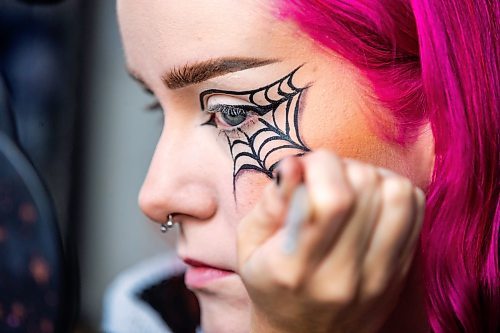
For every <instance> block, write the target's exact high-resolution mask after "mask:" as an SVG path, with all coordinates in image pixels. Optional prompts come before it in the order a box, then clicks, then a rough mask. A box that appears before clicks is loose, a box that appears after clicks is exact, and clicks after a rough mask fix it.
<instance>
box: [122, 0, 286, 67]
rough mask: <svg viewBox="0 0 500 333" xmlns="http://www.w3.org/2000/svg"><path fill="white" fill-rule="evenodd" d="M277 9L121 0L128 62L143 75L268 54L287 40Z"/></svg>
mask: <svg viewBox="0 0 500 333" xmlns="http://www.w3.org/2000/svg"><path fill="white" fill-rule="evenodd" d="M276 10H277V7H276V5H275V4H274V1H269V0H189V1H178V0H118V19H119V24H120V30H121V34H122V39H123V44H124V49H125V54H126V58H127V63H128V65H129V67H131V68H132V69H133V70H140V71H141V72H143V74H145V75H147V74H148V73H147V72H156V73H158V71H161V70H166V69H168V68H170V67H173V66H182V65H184V64H186V63H189V62H196V61H200V60H206V59H209V58H214V57H223V56H248V57H266V56H269V55H270V53H273V52H274V51H273V50H271V49H275V48H276V47H278V46H279V45H283V44H284V41H278V40H279V39H283V38H285V39H286V38H289V37H287V36H288V35H289V33H283V28H284V27H285V26H286V24H285V23H284V22H281V21H280V20H278V19H277V18H276V17H275V16H274V13H275V12H276ZM149 74H151V73H149Z"/></svg>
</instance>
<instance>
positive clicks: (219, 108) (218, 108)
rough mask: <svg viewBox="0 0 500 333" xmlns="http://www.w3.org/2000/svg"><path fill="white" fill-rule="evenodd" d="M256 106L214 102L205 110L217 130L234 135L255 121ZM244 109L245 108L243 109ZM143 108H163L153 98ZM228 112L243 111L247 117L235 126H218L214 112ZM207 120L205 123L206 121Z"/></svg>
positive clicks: (155, 110) (160, 109)
mask: <svg viewBox="0 0 500 333" xmlns="http://www.w3.org/2000/svg"><path fill="white" fill-rule="evenodd" d="M255 108H256V107H254V106H250V105H248V106H241V105H239V106H236V105H229V104H216V105H213V106H211V107H209V108H208V109H207V110H206V112H207V113H210V120H209V121H208V122H213V123H215V126H216V127H217V129H218V130H219V133H220V134H227V135H235V134H239V133H238V132H239V131H240V130H244V129H245V128H247V127H248V126H251V125H253V124H254V123H255V121H256V119H252V118H251V116H253V115H256V114H257V112H255V111H253V110H252V109H255ZM245 109H246V110H245ZM144 110H145V111H147V112H160V111H162V110H163V108H162V106H161V104H160V102H159V101H158V100H157V99H155V100H153V101H152V102H151V103H149V104H147V105H146V106H145V107H144ZM230 112H238V113H245V115H246V116H247V117H249V118H247V119H245V120H244V121H243V122H242V123H241V124H239V125H236V126H232V127H231V126H229V127H230V128H220V127H218V125H217V121H216V120H215V117H216V114H217V113H219V114H221V113H224V114H229V113H230ZM208 122H207V123H208Z"/></svg>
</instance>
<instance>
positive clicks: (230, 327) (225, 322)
mask: <svg viewBox="0 0 500 333" xmlns="http://www.w3.org/2000/svg"><path fill="white" fill-rule="evenodd" d="M196 296H198V300H199V303H200V309H201V326H202V328H203V333H247V332H248V331H249V328H250V302H249V298H248V295H247V294H246V291H245V292H244V294H239V295H228V294H222V295H220V294H217V293H203V292H197V293H196Z"/></svg>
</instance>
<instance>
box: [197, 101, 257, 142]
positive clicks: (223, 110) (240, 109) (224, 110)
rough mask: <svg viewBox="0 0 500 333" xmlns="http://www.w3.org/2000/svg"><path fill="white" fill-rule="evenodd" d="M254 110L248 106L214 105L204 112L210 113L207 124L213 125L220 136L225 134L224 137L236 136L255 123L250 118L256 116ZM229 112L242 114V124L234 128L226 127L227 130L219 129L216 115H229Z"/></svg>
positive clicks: (252, 118) (254, 120) (253, 118)
mask: <svg viewBox="0 0 500 333" xmlns="http://www.w3.org/2000/svg"><path fill="white" fill-rule="evenodd" d="M254 109H256V107H255V106H250V105H244V106H243V105H229V104H216V105H213V106H211V107H209V108H208V109H207V110H206V112H207V113H210V119H209V121H208V122H207V123H215V126H216V128H217V129H218V130H219V133H220V134H226V135H230V136H232V135H235V134H236V135H238V134H239V132H240V131H242V130H244V129H245V128H247V127H248V126H251V125H252V124H254V123H255V122H256V119H255V117H252V116H254V115H257V112H256V111H254ZM231 112H233V113H238V114H242V113H244V114H245V116H246V117H248V118H246V119H245V120H244V121H243V122H242V123H240V124H238V125H235V126H230V125H227V126H228V127H229V128H220V127H219V126H218V122H217V120H216V115H217V114H226V115H227V114H230V113H231Z"/></svg>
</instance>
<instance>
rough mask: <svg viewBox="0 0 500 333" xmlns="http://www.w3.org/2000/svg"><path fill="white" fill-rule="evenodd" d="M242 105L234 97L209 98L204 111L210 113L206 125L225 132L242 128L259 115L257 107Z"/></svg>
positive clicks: (239, 100)
mask: <svg viewBox="0 0 500 333" xmlns="http://www.w3.org/2000/svg"><path fill="white" fill-rule="evenodd" d="M233 103H234V104H233ZM243 103H244V102H243V101H242V100H241V99H238V98H234V97H227V96H221V95H218V96H212V97H210V98H209V99H208V101H207V108H206V110H205V111H206V112H208V113H210V114H211V117H210V120H209V121H208V122H206V124H207V125H208V124H210V125H213V126H215V127H217V128H219V129H220V130H222V131H225V132H230V131H235V130H238V129H240V128H242V127H243V126H244V125H246V124H247V123H249V122H250V120H251V119H254V118H255V116H258V115H259V113H260V110H259V107H258V106H255V105H253V104H243Z"/></svg>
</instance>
